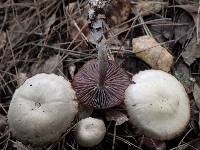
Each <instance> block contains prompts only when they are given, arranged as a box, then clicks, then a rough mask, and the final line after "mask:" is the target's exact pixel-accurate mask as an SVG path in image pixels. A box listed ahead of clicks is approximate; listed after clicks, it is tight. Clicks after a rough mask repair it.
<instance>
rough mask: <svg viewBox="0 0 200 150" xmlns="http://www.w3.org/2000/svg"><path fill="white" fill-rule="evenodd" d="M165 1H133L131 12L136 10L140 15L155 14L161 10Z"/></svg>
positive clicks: (165, 4)
mask: <svg viewBox="0 0 200 150" xmlns="http://www.w3.org/2000/svg"><path fill="white" fill-rule="evenodd" d="M165 6H167V3H166V2H164V1H163V0H157V1H149V0H139V1H137V2H135V3H134V5H133V7H132V10H133V12H134V11H135V10H137V12H139V13H140V14H141V15H142V16H147V15H151V14H156V13H158V12H159V11H161V10H162V9H163V8H164V7H165Z"/></svg>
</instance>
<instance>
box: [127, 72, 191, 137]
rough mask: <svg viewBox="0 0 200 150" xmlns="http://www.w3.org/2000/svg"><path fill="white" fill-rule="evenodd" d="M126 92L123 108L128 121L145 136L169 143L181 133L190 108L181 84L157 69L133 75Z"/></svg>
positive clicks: (187, 120) (185, 124) (187, 119)
mask: <svg viewBox="0 0 200 150" xmlns="http://www.w3.org/2000/svg"><path fill="white" fill-rule="evenodd" d="M132 80H133V81H134V83H135V84H132V85H130V86H129V87H128V89H127V90H126V94H125V95H126V98H125V105H126V107H127V111H128V114H129V117H130V120H129V121H130V122H131V123H132V124H133V125H134V126H135V127H137V128H138V129H140V130H141V131H143V133H144V134H145V135H146V136H149V137H152V138H155V139H159V140H170V139H172V138H174V137H176V136H178V135H179V134H180V133H181V132H183V131H184V129H185V127H186V126H187V124H188V122H189V119H190V105H189V99H188V96H187V93H186V91H185V89H184V87H183V85H182V84H181V83H180V82H179V81H178V80H177V79H176V78H175V77H173V76H172V75H170V74H168V73H166V72H163V71H160V70H146V71H141V72H139V73H138V74H136V75H135V76H134V77H133V79H132Z"/></svg>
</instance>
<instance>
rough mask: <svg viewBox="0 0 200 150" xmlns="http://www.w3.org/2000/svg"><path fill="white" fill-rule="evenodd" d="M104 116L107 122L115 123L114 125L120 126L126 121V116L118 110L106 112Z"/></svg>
mask: <svg viewBox="0 0 200 150" xmlns="http://www.w3.org/2000/svg"><path fill="white" fill-rule="evenodd" d="M105 115H106V120H107V121H115V122H116V125H122V124H123V123H124V122H126V121H128V117H127V115H126V114H124V113H122V112H120V111H118V110H113V109H111V110H107V111H106V114H105Z"/></svg>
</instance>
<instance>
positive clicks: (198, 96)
mask: <svg viewBox="0 0 200 150" xmlns="http://www.w3.org/2000/svg"><path fill="white" fill-rule="evenodd" d="M193 96H194V100H195V103H196V105H197V107H198V108H199V110H200V87H199V86H198V84H197V83H195V84H194V89H193Z"/></svg>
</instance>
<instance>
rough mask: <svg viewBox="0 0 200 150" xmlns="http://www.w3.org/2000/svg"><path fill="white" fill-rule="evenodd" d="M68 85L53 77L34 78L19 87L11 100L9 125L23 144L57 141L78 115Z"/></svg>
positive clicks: (36, 76) (44, 75)
mask: <svg viewBox="0 0 200 150" xmlns="http://www.w3.org/2000/svg"><path fill="white" fill-rule="evenodd" d="M74 99H75V92H74V90H73V89H72V87H71V84H70V82H69V81H67V80H65V79H64V78H63V77H61V76H57V75H55V74H44V73H43V74H37V75H35V76H33V77H32V78H29V79H27V80H26V81H25V83H24V84H23V85H22V86H21V87H19V88H18V89H17V90H16V91H15V93H14V95H13V98H12V101H11V104H10V107H9V111H8V123H9V127H10V129H11V131H12V133H13V135H14V136H15V137H16V138H17V139H18V140H20V141H22V142H24V143H30V144H32V145H42V144H47V143H52V142H55V141H56V140H58V138H59V137H60V136H61V134H62V133H63V132H65V130H66V129H67V128H69V127H70V126H71V122H72V121H73V119H74V117H75V115H76V113H77V111H78V107H77V102H76V101H74Z"/></svg>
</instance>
